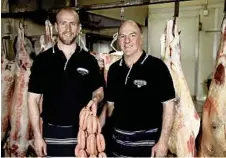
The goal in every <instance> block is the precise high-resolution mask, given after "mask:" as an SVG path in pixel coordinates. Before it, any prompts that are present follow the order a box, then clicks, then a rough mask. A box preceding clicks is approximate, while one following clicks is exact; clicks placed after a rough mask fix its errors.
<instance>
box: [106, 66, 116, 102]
mask: <svg viewBox="0 0 226 158" xmlns="http://www.w3.org/2000/svg"><path fill="white" fill-rule="evenodd" d="M114 81H115V79H114V74H113V65H111V66H110V68H109V71H108V75H107V89H106V99H107V101H109V102H115V96H114V95H115V88H116V87H115V86H116V85H115V83H114Z"/></svg>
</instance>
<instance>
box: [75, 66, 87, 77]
mask: <svg viewBox="0 0 226 158" xmlns="http://www.w3.org/2000/svg"><path fill="white" fill-rule="evenodd" d="M77 71H78V73H80V74H81V75H82V76H85V75H88V74H89V70H87V69H85V68H82V67H79V68H77Z"/></svg>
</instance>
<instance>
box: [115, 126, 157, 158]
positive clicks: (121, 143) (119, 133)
mask: <svg viewBox="0 0 226 158" xmlns="http://www.w3.org/2000/svg"><path fill="white" fill-rule="evenodd" d="M159 135H160V132H159V131H158V128H155V129H150V130H141V131H124V130H121V129H117V128H114V129H113V134H112V139H113V147H112V148H113V149H112V150H113V151H112V154H113V155H114V156H116V157H150V156H151V149H152V147H153V146H154V145H155V143H156V142H157V141H158V139H159Z"/></svg>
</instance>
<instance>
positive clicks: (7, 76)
mask: <svg viewBox="0 0 226 158" xmlns="http://www.w3.org/2000/svg"><path fill="white" fill-rule="evenodd" d="M5 53H6V52H4V50H3V49H2V54H1V73H2V74H1V83H2V86H1V92H2V100H1V141H2V142H3V140H5V137H6V132H7V131H8V129H9V128H10V127H9V111H10V106H11V105H12V95H13V91H14V83H15V61H9V60H7V59H6V54H5Z"/></svg>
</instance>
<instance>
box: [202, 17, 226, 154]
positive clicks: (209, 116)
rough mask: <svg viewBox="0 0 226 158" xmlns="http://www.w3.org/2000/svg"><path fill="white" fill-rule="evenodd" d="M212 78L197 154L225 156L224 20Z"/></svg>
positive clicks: (225, 26)
mask: <svg viewBox="0 0 226 158" xmlns="http://www.w3.org/2000/svg"><path fill="white" fill-rule="evenodd" d="M222 26H223V27H222V32H221V40H220V46H219V50H218V53H217V61H216V67H215V72H214V75H213V79H212V81H211V84H210V88H209V92H208V96H207V99H206V101H205V103H204V105H203V114H202V130H201V141H200V149H199V156H202V157H221V156H223V157H226V73H225V72H226V20H224V22H223V25H222Z"/></svg>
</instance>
